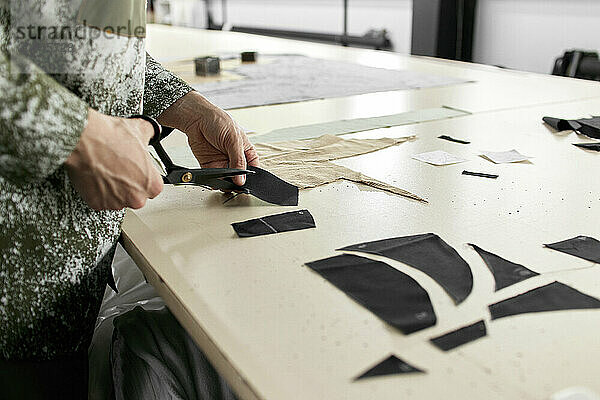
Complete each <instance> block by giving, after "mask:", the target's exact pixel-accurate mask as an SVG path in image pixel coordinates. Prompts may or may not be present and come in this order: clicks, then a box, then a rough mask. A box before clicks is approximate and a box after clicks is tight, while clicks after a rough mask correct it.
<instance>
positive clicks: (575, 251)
mask: <svg viewBox="0 0 600 400" xmlns="http://www.w3.org/2000/svg"><path fill="white" fill-rule="evenodd" d="M544 246H546V247H548V248H550V249H552V250H557V251H560V252H562V253H567V254H570V255H572V256H575V257H579V258H583V259H584V260H588V261H591V262H595V263H599V264H600V242H599V241H598V240H596V239H594V238H593V237H589V236H577V237H574V238H571V239H567V240H563V241H561V242H556V243H551V244H545V245H544Z"/></svg>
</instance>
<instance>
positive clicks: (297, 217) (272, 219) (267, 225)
mask: <svg viewBox="0 0 600 400" xmlns="http://www.w3.org/2000/svg"><path fill="white" fill-rule="evenodd" d="M231 226H233V229H234V230H235V232H236V233H237V234H238V236H239V237H252V236H261V235H270V234H273V233H280V232H290V231H299V230H301V229H309V228H316V225H315V220H314V219H313V216H312V215H311V214H310V212H308V210H301V211H292V212H288V213H283V214H277V215H270V216H268V217H262V218H256V219H251V220H249V221H245V222H235V223H233V224H231Z"/></svg>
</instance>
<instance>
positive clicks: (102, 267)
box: [0, 0, 191, 360]
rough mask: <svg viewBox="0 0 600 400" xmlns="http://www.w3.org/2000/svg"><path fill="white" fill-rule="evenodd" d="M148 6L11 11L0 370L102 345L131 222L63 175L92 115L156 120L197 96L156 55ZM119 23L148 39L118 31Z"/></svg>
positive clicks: (2, 59) (2, 65) (5, 15)
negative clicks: (100, 333)
mask: <svg viewBox="0 0 600 400" xmlns="http://www.w3.org/2000/svg"><path fill="white" fill-rule="evenodd" d="M115 7H120V8H119V9H115ZM144 7H145V4H144V0H0V27H1V30H0V47H1V50H2V51H1V54H0V93H1V96H0V359H8V360H10V359H38V360H43V359H51V358H53V357H56V356H59V355H64V354H69V353H73V352H77V351H85V349H86V346H87V345H88V342H89V340H90V338H91V336H90V335H91V332H92V329H93V325H94V322H95V318H96V314H97V312H98V308H99V305H100V302H101V299H102V295H103V293H104V289H105V287H106V282H107V278H108V275H107V274H108V273H109V271H110V259H111V258H112V253H113V252H114V245H115V242H116V240H117V238H118V235H119V232H120V225H121V221H122V219H123V215H124V212H123V211H117V212H112V211H101V212H98V211H94V210H92V209H90V208H88V207H87V206H86V204H85V203H84V202H83V201H82V200H81V198H80V197H79V195H78V193H77V192H76V191H75V190H74V188H73V186H72V185H71V183H70V181H69V179H68V177H67V175H66V173H65V170H64V168H63V166H62V164H63V162H64V161H65V159H66V158H67V157H68V156H69V154H70V153H71V152H72V150H73V149H74V147H75V145H76V144H77V142H78V140H79V136H80V134H81V132H82V130H83V129H84V128H85V124H86V118H87V109H88V107H92V108H94V109H96V110H98V111H100V112H102V113H105V114H110V115H115V116H128V115H132V114H139V113H141V112H142V111H143V113H144V114H146V115H150V116H157V115H159V114H160V113H162V112H163V111H164V110H165V109H166V108H167V107H168V106H170V105H171V104H172V103H174V102H175V101H176V100H177V99H179V98H180V97H182V96H183V95H184V94H186V93H187V92H189V91H190V90H191V89H190V87H189V86H188V85H187V84H185V83H184V82H182V81H181V80H179V79H178V78H176V77H175V76H173V75H172V74H171V73H169V72H167V71H165V70H164V69H163V68H162V67H161V66H160V65H159V64H158V63H156V62H155V61H154V60H153V59H152V58H150V57H147V56H146V54H145V51H144V38H143V36H144V34H143V32H142V30H143V29H144V28H145V25H144V23H145V21H144V16H145V8H144ZM102 10H111V12H109V13H108V16H106V15H102ZM82 12H83V13H84V15H83V19H84V20H88V21H91V22H89V25H86V24H82ZM86 13H87V14H86ZM115 16H118V18H121V19H122V18H125V19H127V20H128V22H129V24H130V25H131V22H132V21H133V23H134V25H135V26H134V28H139V29H138V30H137V31H135V32H133V31H131V30H124V31H120V32H117V28H116V26H117V24H118V23H120V22H123V21H114V20H113V22H115V23H114V24H112V22H111V18H115ZM109 23H111V24H112V25H111V27H108V26H109ZM103 24H105V25H103ZM138 25H139V26H138ZM140 27H141V28H140ZM115 32H117V33H118V34H115ZM132 32H133V33H132ZM60 35H62V36H60Z"/></svg>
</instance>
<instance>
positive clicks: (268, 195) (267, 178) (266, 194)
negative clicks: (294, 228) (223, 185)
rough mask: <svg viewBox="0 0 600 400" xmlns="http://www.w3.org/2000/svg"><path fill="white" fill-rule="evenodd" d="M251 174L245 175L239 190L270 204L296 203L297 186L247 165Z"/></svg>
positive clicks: (294, 204) (292, 204) (291, 204)
mask: <svg viewBox="0 0 600 400" xmlns="http://www.w3.org/2000/svg"><path fill="white" fill-rule="evenodd" d="M248 169H249V170H250V171H254V173H253V174H248V175H246V183H245V184H244V186H241V187H240V188H239V189H240V190H246V191H247V192H248V193H249V194H251V195H253V196H255V197H258V198H259V199H261V200H263V201H266V202H268V203H271V204H277V205H280V206H297V205H298V188H297V187H296V186H294V185H292V184H291V183H288V182H286V181H284V180H283V179H281V178H278V177H276V176H275V175H273V174H272V173H270V172H269V171H266V170H264V169H262V168H258V167H253V166H249V167H248Z"/></svg>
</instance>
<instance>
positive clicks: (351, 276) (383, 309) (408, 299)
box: [306, 254, 437, 334]
mask: <svg viewBox="0 0 600 400" xmlns="http://www.w3.org/2000/svg"><path fill="white" fill-rule="evenodd" d="M306 265H307V266H308V267H310V268H311V269H313V270H314V271H315V272H317V273H318V274H320V275H321V276H322V277H323V278H325V279H327V280H328V281H329V282H331V283H332V284H333V285H334V286H336V287H337V288H338V289H340V290H342V291H343V292H344V293H346V294H347V295H348V296H350V297H351V298H352V299H354V300H355V301H357V302H358V303H360V304H361V305H363V306H364V307H365V308H367V309H368V310H370V311H371V312H372V313H374V314H375V315H377V316H378V317H379V318H381V319H382V320H384V321H385V322H387V323H388V324H390V325H392V326H394V327H396V328H398V329H399V330H401V331H402V332H403V333H404V334H409V333H413V332H417V331H420V330H421V329H425V328H429V327H430V326H433V325H435V324H436V322H437V318H436V316H435V313H434V311H433V306H432V305H431V300H430V299H429V295H428V294H427V292H426V291H425V289H423V288H422V287H421V286H420V285H419V284H418V283H417V281H415V280H414V279H413V278H411V277H410V276H408V275H406V274H405V273H403V272H400V271H398V270H396V269H394V268H392V267H391V266H389V265H387V264H385V263H382V262H380V261H373V260H370V259H368V258H364V257H359V256H354V255H348V254H344V255H340V256H335V257H330V258H326V259H323V260H319V261H314V262H311V263H307V264H306Z"/></svg>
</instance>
